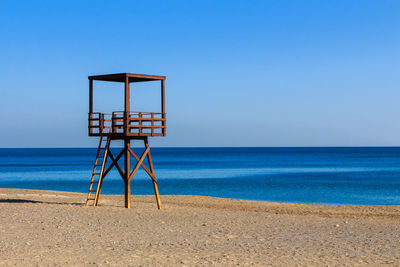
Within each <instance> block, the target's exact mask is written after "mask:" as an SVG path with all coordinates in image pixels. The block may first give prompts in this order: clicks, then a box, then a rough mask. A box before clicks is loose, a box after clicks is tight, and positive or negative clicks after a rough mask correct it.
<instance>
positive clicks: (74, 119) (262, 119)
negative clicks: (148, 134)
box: [0, 0, 400, 147]
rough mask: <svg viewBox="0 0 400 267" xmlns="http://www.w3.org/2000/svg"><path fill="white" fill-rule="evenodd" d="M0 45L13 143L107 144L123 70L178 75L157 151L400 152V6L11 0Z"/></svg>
mask: <svg viewBox="0 0 400 267" xmlns="http://www.w3.org/2000/svg"><path fill="white" fill-rule="evenodd" d="M0 38H1V39H0V40H1V42H0V62H1V64H0V78H1V79H0V123H1V126H0V129H1V131H0V147H88V146H95V144H96V142H97V139H96V138H89V137H88V136H87V112H88V80H87V76H88V75H95V74H105V73H117V72H133V73H144V74H159V75H166V76H167V80H166V101H167V103H166V111H167V114H168V115H167V117H168V121H167V127H168V128H167V135H168V136H167V137H165V138H153V139H152V141H151V142H152V145H153V146H399V145H400V118H399V117H400V90H399V85H400V75H399V74H400V72H399V71H400V1H384V0H379V1H378V0H377V1H366V0H362V1H349V0H344V1H320V0H316V1H283V0H276V1H267V0H265V1H233V0H230V1H204V0H201V1H2V2H1V6H0ZM108 86H109V87H107V88H106V86H102V87H99V89H98V90H97V91H96V92H95V101H96V103H95V108H96V109H97V111H110V110H113V109H116V110H120V109H121V108H119V105H120V106H121V107H122V96H123V95H122V92H123V91H122V87H121V89H119V88H116V87H115V85H108ZM136 89H137V90H134V91H133V98H134V99H133V102H134V103H137V105H136V106H134V108H133V109H135V110H138V109H140V108H142V109H144V108H146V110H145V111H148V107H154V108H153V109H152V110H154V111H158V108H159V107H158V106H157V104H158V100H157V99H159V95H158V93H159V90H158V89H155V88H154V86H153V87H152V86H150V88H149V89H146V88H145V87H144V86H142V85H141V86H138V87H137V88H136ZM152 96H155V97H156V98H155V99H153V98H152ZM107 109H110V110H107Z"/></svg>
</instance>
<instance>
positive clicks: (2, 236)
mask: <svg viewBox="0 0 400 267" xmlns="http://www.w3.org/2000/svg"><path fill="white" fill-rule="evenodd" d="M85 200H86V194H84V193H73V192H63V191H46V190H30V189H4V188H2V189H0V265H2V264H4V265H5V266H9V265H10V266H13V265H26V266H36V265H63V266H66V265H74V266H88V265H89V266H128V265H130V266H131V265H135V266H136V265H142V266H176V265H178V266H182V265H187V266H193V265H211V264H213V265H216V266H227V265H228V266H231V265H255V266H264V265H280V266H281V265H286V266H294V265H308V266H321V265H345V264H347V265H363V266H368V265H399V264H400V250H399V249H398V248H399V247H400V224H399V221H400V206H343V205H316V204H288V203H275V202H264V201H250V200H237V199H226V198H215V197H204V196H182V195H161V201H162V204H163V210H158V209H157V205H156V202H155V197H154V196H153V195H133V196H132V208H131V209H125V208H124V205H123V202H124V199H123V196H122V195H101V198H100V202H99V204H100V206H99V207H85V206H84V202H85Z"/></svg>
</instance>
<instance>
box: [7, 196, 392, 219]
mask: <svg viewBox="0 0 400 267" xmlns="http://www.w3.org/2000/svg"><path fill="white" fill-rule="evenodd" d="M4 196H16V197H21V196H22V197H25V196H26V197H34V198H35V197H39V198H40V197H46V198H47V197H49V198H52V197H53V198H54V197H55V198H59V197H61V198H73V199H74V201H77V202H76V203H73V202H71V203H70V204H74V205H82V206H84V204H85V201H86V196H87V194H86V193H79V192H68V191H54V190H36V189H19V188H0V201H1V199H2V198H3V197H4ZM160 197H161V200H163V199H164V200H165V201H162V203H163V204H164V203H165V204H166V205H171V204H172V205H178V206H186V207H193V208H206V209H213V210H231V211H254V212H266V213H274V214H288V215H315V216H323V217H341V218H346V217H347V218H351V217H362V218H375V219H377V218H386V219H393V220H399V221H400V205H341V204H339V205H336V204H302V203H287V202H271V201H258V200H245V199H234V198H223V197H212V196H201V195H160ZM123 198H124V195H122V194H121V195H115V194H101V195H100V201H99V207H102V206H103V207H105V206H113V207H121V208H124V205H123ZM79 200H80V201H79ZM102 200H103V201H102ZM28 201H29V200H28ZM111 201H115V202H117V203H119V202H120V203H119V204H115V203H113V204H111ZM152 202H154V203H155V200H154V195H134V194H132V205H133V206H134V204H135V203H152ZM163 206H164V205H163Z"/></svg>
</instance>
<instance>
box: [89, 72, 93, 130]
mask: <svg viewBox="0 0 400 267" xmlns="http://www.w3.org/2000/svg"><path fill="white" fill-rule="evenodd" d="M92 114H93V80H92V79H89V135H90V134H91V133H92V127H91V126H92V125H93V121H92V120H91V119H92V117H93V115H92Z"/></svg>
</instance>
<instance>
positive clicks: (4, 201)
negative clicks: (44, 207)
mask: <svg viewBox="0 0 400 267" xmlns="http://www.w3.org/2000/svg"><path fill="white" fill-rule="evenodd" d="M0 203H42V204H56V205H76V206H83V205H84V203H63V202H56V201H55V202H51V201H39V200H30V199H15V198H7V199H0Z"/></svg>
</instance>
